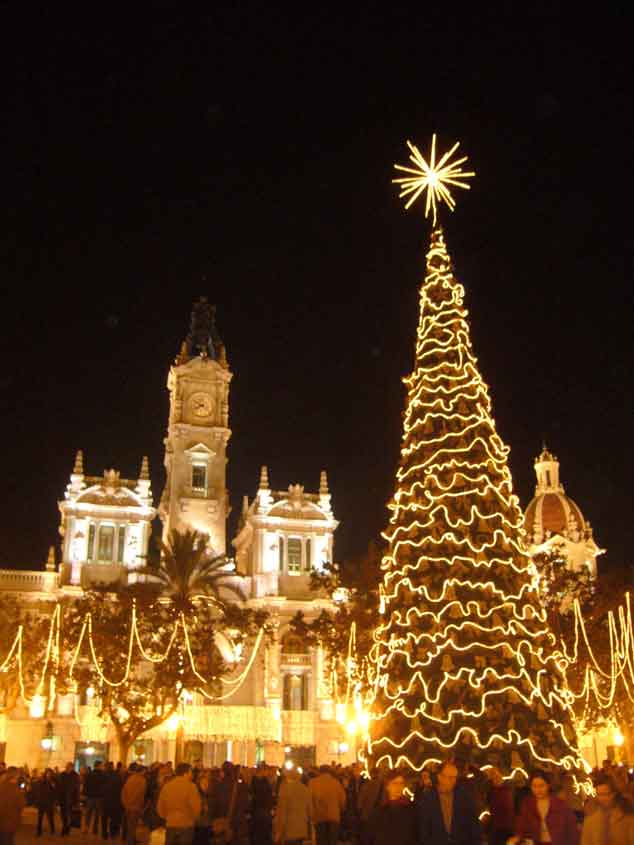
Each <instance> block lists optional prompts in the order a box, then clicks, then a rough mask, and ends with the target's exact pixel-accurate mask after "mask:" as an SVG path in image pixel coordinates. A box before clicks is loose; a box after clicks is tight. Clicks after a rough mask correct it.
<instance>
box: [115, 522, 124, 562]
mask: <svg viewBox="0 0 634 845" xmlns="http://www.w3.org/2000/svg"><path fill="white" fill-rule="evenodd" d="M124 546H125V525H122V526H120V528H119V533H118V535H117V563H123V548H124Z"/></svg>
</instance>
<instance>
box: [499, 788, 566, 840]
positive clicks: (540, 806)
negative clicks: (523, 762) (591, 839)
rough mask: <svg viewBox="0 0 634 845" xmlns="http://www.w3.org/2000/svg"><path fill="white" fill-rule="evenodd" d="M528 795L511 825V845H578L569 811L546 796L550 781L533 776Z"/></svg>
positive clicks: (548, 795) (553, 796) (562, 802)
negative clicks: (529, 844) (528, 844)
mask: <svg viewBox="0 0 634 845" xmlns="http://www.w3.org/2000/svg"><path fill="white" fill-rule="evenodd" d="M529 786H530V788H531V794H530V795H528V796H527V797H526V798H525V799H524V801H523V802H522V806H521V807H520V813H519V816H518V818H517V821H516V823H515V833H516V836H515V837H513V838H511V839H510V840H509V843H511V845H515V843H517V842H519V841H520V840H521V839H532V840H533V842H534V843H535V844H536V845H537V843H542V842H547V843H552V845H579V829H578V826H577V819H576V818H575V814H574V813H573V812H572V810H571V809H570V807H568V805H567V804H566V803H565V802H564V801H562V800H561V798H557V797H556V796H555V795H551V792H550V777H549V776H548V775H547V774H546V772H533V774H532V775H531V777H530V779H529Z"/></svg>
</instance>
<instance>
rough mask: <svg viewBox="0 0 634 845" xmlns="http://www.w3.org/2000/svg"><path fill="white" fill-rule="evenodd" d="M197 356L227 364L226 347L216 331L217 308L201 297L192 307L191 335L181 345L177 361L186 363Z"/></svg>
mask: <svg viewBox="0 0 634 845" xmlns="http://www.w3.org/2000/svg"><path fill="white" fill-rule="evenodd" d="M197 356H200V357H201V358H212V359H213V360H217V361H219V362H222V363H226V354H225V349H224V345H223V343H222V340H221V339H220V335H219V334H218V330H217V329H216V306H215V305H211V304H210V303H209V302H208V301H207V297H206V296H201V297H200V298H199V299H197V300H196V301H195V302H194V304H193V306H192V313H191V318H190V324H189V334H188V335H187V337H186V338H185V340H184V341H183V343H182V344H181V350H180V354H179V356H178V359H177V360H178V362H179V363H185V361H187V360H189V359H190V358H195V357H197Z"/></svg>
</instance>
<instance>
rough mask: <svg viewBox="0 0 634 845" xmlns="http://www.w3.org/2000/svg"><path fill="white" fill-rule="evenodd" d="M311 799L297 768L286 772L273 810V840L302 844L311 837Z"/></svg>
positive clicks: (288, 844) (281, 843) (292, 844)
mask: <svg viewBox="0 0 634 845" xmlns="http://www.w3.org/2000/svg"><path fill="white" fill-rule="evenodd" d="M311 824H312V799H311V795H310V790H309V789H308V787H307V786H305V785H304V784H303V783H302V782H301V780H300V776H299V772H298V771H297V769H291V770H290V771H289V772H287V773H286V776H285V778H284V780H283V782H282V783H281V785H280V790H279V795H278V799H277V809H276V811H275V827H274V840H275V842H276V843H280V845H302V843H303V842H305V841H306V840H310V839H311Z"/></svg>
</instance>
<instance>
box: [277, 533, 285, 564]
mask: <svg viewBox="0 0 634 845" xmlns="http://www.w3.org/2000/svg"><path fill="white" fill-rule="evenodd" d="M278 546H279V552H280V572H284V538H283V537H280V539H279V543H278Z"/></svg>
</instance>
